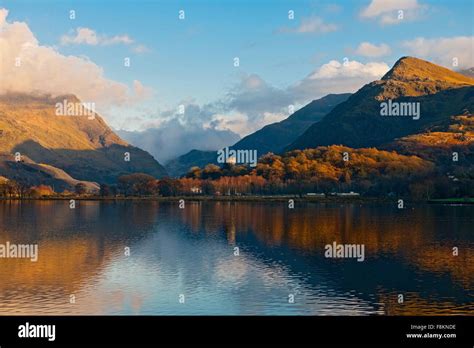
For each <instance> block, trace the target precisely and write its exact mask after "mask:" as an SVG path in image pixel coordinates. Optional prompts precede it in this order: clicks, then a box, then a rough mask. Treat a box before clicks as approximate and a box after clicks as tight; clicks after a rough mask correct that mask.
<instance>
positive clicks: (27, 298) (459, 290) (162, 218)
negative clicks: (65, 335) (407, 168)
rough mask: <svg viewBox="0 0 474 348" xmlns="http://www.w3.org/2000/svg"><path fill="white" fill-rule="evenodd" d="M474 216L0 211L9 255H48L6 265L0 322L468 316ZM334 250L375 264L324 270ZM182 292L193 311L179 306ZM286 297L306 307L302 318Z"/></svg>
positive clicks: (207, 209) (368, 208) (106, 207)
mask: <svg viewBox="0 0 474 348" xmlns="http://www.w3.org/2000/svg"><path fill="white" fill-rule="evenodd" d="M472 210H473V207H447V206H416V207H414V208H409V209H406V210H398V209H396V207H393V206H391V205H342V206H341V205H325V204H302V205H298V204H297V206H296V207H295V209H288V207H287V206H286V205H285V204H284V203H233V202H201V203H199V202H187V203H186V207H185V209H179V208H178V205H177V204H176V203H156V202H116V203H114V202H86V201H80V202H78V205H77V207H76V209H70V208H69V204H68V202H63V201H59V202H55V201H37V202H0V243H5V242H6V241H10V242H11V243H20V244H29V243H38V245H39V260H38V262H36V263H34V262H33V263H32V262H30V261H29V260H20V259H0V266H1V267H0V313H17V314H41V313H45V314H48V313H63V314H101V313H102V314H316V315H325V314H370V313H378V314H384V313H385V314H389V315H403V314H464V313H469V303H471V302H472V301H471V299H472V295H473V292H472V291H473V290H472V289H473V285H474V284H473V282H474V264H473V263H472V262H470V260H472V259H473V257H474V237H473V236H472V234H471V233H470V231H472V228H473V226H474V221H473V218H472V216H473V214H472ZM334 241H336V242H337V243H350V244H364V245H365V261H364V262H356V261H355V260H350V259H346V260H341V259H327V258H325V257H324V246H325V245H326V244H331V243H332V242H334ZM125 247H129V248H130V250H131V256H130V257H127V256H125V255H124V248H125ZM234 247H239V250H240V256H235V255H234ZM453 247H458V248H459V255H458V256H453V253H452V248H453ZM181 292H183V293H186V296H187V297H188V298H189V300H188V302H187V304H186V305H179V304H178V303H177V301H176V298H177V295H178V294H179V293H181ZM289 293H296V294H297V299H298V300H297V301H296V302H295V304H293V305H289V304H288V303H287V296H288V294H289ZM400 293H402V294H404V297H405V302H404V303H403V304H399V303H398V302H397V295H398V294H400ZM71 294H74V295H75V296H76V298H77V300H76V303H75V304H70V303H69V300H70V295H71Z"/></svg>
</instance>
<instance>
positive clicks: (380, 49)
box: [355, 42, 392, 58]
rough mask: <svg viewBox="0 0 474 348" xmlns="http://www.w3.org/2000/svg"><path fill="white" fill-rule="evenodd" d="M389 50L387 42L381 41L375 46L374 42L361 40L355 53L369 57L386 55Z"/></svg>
mask: <svg viewBox="0 0 474 348" xmlns="http://www.w3.org/2000/svg"><path fill="white" fill-rule="evenodd" d="M391 52H392V50H391V49H390V46H388V45H387V44H384V43H382V44H380V45H378V46H377V45H376V44H371V43H370V42H362V43H361V44H360V45H359V46H358V47H357V49H356V50H355V53H356V54H358V55H360V56H364V57H370V58H373V57H383V56H387V55H389V54H390V53H391Z"/></svg>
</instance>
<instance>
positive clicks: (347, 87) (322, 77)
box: [291, 60, 390, 100]
mask: <svg viewBox="0 0 474 348" xmlns="http://www.w3.org/2000/svg"><path fill="white" fill-rule="evenodd" d="M389 69H390V68H389V66H388V65H387V64H385V63H383V62H369V63H366V64H363V63H360V62H357V61H349V60H347V61H346V62H339V61H337V60H331V61H330V62H329V63H327V64H324V65H322V66H321V67H319V68H317V69H316V70H314V71H313V72H312V73H311V74H309V75H308V76H307V77H306V78H305V79H303V80H302V81H300V82H299V83H297V84H296V85H295V86H293V87H292V88H291V94H292V95H294V96H295V97H298V98H299V99H300V100H304V99H303V98H306V99H307V100H308V99H309V100H311V99H314V98H315V97H322V96H324V95H326V94H329V93H348V92H355V91H357V90H358V89H359V88H361V87H362V86H363V85H365V84H367V83H369V82H372V81H374V80H377V79H380V78H381V77H382V76H383V75H384V74H385V73H386V72H387V71H388V70H389Z"/></svg>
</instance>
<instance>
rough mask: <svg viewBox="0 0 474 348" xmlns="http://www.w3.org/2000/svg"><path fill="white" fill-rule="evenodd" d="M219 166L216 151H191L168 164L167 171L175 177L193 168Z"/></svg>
mask: <svg viewBox="0 0 474 348" xmlns="http://www.w3.org/2000/svg"><path fill="white" fill-rule="evenodd" d="M209 163H213V164H217V153H216V151H200V150H191V151H189V152H188V153H187V154H184V155H182V156H179V157H178V158H176V159H174V160H172V161H170V162H168V163H167V164H166V171H167V172H168V173H169V174H170V175H171V176H174V177H179V176H181V175H183V174H186V173H187V172H188V171H189V169H190V168H192V167H201V168H203V167H205V166H206V164H209Z"/></svg>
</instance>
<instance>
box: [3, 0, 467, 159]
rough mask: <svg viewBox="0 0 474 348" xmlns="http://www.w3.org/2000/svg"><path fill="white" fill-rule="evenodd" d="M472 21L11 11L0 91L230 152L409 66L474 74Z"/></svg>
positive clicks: (25, 7)
mask: <svg viewBox="0 0 474 348" xmlns="http://www.w3.org/2000/svg"><path fill="white" fill-rule="evenodd" d="M71 11H74V16H71ZM180 11H184V12H180ZM400 11H402V12H400ZM73 17H74V18H73ZM180 17H181V18H180ZM473 18H474V2H473V1H471V0H439V1H434V0H432V1H425V0H345V1H342V0H339V1H334V0H332V1H324V0H322V1H321V0H318V1H310V0H306V1H304V0H285V1H284V0H252V1H250V0H226V1H217V0H212V1H211V0H190V1H171V0H167V1H152V0H134V1H131V0H115V1H107V0H102V1H97V0H94V1H92V0H82V1H68V0H61V1H60V0H56V1H52V0H14V1H11V0H0V73H1V75H0V76H1V77H0V79H1V80H0V92H5V91H25V92H29V91H35V90H41V91H43V92H48V93H52V94H54V95H59V94H61V93H62V94H64V93H65V92H67V93H74V94H76V95H78V97H79V98H81V100H83V101H86V102H95V104H96V106H97V110H98V111H99V112H100V113H101V114H102V115H103V116H104V118H105V119H106V120H107V122H108V123H109V124H110V125H111V126H112V127H113V128H114V129H116V130H128V131H144V130H148V133H150V129H153V130H156V132H157V133H156V134H157V135H156V136H161V137H163V139H164V141H168V140H169V142H172V141H176V142H183V141H184V139H185V138H186V137H188V138H189V136H190V135H191V134H194V135H196V134H197V133H199V132H201V133H202V134H210V133H215V134H217V135H218V136H210V137H209V139H212V140H209V142H208V143H207V144H206V145H205V146H204V147H205V149H213V148H215V149H217V148H219V147H221V146H223V145H226V142H230V143H232V142H234V141H235V140H236V139H238V138H239V137H243V136H245V135H247V134H249V133H252V132H254V131H255V130H257V129H259V128H261V127H262V126H264V125H266V124H268V123H272V122H275V121H280V120H282V119H284V118H286V117H287V116H288V115H289V113H290V112H291V110H293V109H294V110H297V109H298V108H300V107H302V106H304V105H305V104H307V103H308V102H310V101H311V100H313V99H317V98H320V97H322V96H324V95H326V94H328V93H343V92H355V91H357V90H358V89H359V88H360V87H362V86H363V85H364V84H366V83H368V82H371V81H373V80H376V79H379V78H380V77H382V76H383V74H385V73H386V72H387V71H388V70H389V68H390V67H391V66H392V65H393V64H394V63H395V62H396V60H397V59H399V58H400V57H402V56H405V55H411V56H416V57H419V58H423V59H427V60H430V61H432V62H435V63H437V64H441V65H444V66H446V67H448V68H451V69H454V70H456V69H462V68H468V67H472V66H474V58H473V55H474V53H473V51H474V38H473V25H474V24H473ZM17 57H21V67H20V69H19V67H17V66H15V65H14V63H15V59H16V58H17ZM127 58H128V59H129V60H130V66H125V64H124V62H125V59H127ZM237 59H238V64H236V63H237ZM167 137H169V139H168V140H167ZM188 140H189V139H188ZM191 143H192V141H191ZM197 145H198V144H190V145H189V146H190V147H192V146H197ZM227 145H230V144H227ZM169 148H173V146H172V144H171V146H169ZM180 151H181V152H182V151H185V149H181V150H180ZM175 155H176V154H170V155H167V158H166V159H169V158H168V157H170V156H171V157H172V156H175ZM166 159H165V160H166ZM162 160H164V158H162Z"/></svg>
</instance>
